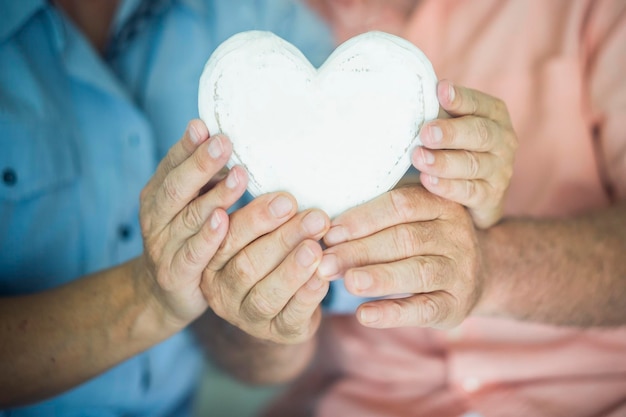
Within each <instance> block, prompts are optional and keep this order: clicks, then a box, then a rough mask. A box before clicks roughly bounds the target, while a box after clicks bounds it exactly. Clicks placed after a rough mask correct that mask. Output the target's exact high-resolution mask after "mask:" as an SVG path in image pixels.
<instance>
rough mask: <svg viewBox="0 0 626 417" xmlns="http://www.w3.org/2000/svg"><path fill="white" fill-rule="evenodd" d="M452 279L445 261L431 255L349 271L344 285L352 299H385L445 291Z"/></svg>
mask: <svg viewBox="0 0 626 417" xmlns="http://www.w3.org/2000/svg"><path fill="white" fill-rule="evenodd" d="M453 276H454V268H453V267H452V265H451V261H450V260H449V259H448V258H445V257H443V256H432V255H431V256H415V257H412V258H408V259H402V260H400V261H397V262H391V263H385V264H377V265H371V266H366V267H362V268H355V269H350V270H348V271H347V272H346V275H345V278H344V282H345V285H346V289H347V290H348V291H349V292H350V293H352V294H354V295H359V296H364V297H384V296H389V295H397V294H418V293H427V292H434V291H439V290H445V289H446V288H448V287H450V286H451V284H452V283H451V277H453Z"/></svg>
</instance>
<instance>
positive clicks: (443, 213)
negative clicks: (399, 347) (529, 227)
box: [318, 185, 483, 328]
mask: <svg viewBox="0 0 626 417" xmlns="http://www.w3.org/2000/svg"><path fill="white" fill-rule="evenodd" d="M324 241H325V242H326V244H327V245H328V246H329V249H327V250H326V251H325V253H324V258H323V261H322V263H321V264H320V266H319V268H318V274H319V276H320V277H322V278H324V279H334V278H337V277H339V276H342V275H343V276H344V279H345V285H346V288H347V289H348V291H349V292H351V293H352V294H354V295H358V296H363V297H386V296H400V298H393V299H383V300H376V301H370V302H367V303H364V304H362V305H361V306H360V307H359V308H358V310H357V317H358V319H359V321H360V322H361V323H362V324H364V325H366V326H370V327H379V328H383V327H401V326H428V327H435V328H451V327H454V326H456V325H458V324H459V323H460V322H461V321H463V319H465V317H467V315H468V314H469V313H470V312H471V310H472V308H473V307H474V306H475V305H476V302H477V301H478V299H479V298H480V296H481V294H482V286H483V282H482V281H483V280H482V260H481V253H480V250H479V247H478V240H477V236H476V230H475V227H474V224H473V222H472V219H471V217H470V216H469V214H468V212H467V210H466V209H465V208H464V207H463V206H461V205H459V204H457V203H454V202H451V201H448V200H445V199H443V198H441V197H438V196H435V195H433V194H432V193H430V192H428V191H427V190H425V189H424V188H423V187H422V186H420V185H413V186H407V187H401V188H397V189H395V190H392V191H390V192H388V193H386V194H384V195H382V196H381V197H379V198H377V199H374V200H373V201H371V202H368V203H366V204H363V205H361V206H359V207H356V208H354V209H351V210H348V211H347V212H345V213H344V214H342V215H340V216H339V217H337V218H336V219H335V220H333V222H332V228H331V229H330V231H329V232H328V233H327V234H326V236H325V237H324Z"/></svg>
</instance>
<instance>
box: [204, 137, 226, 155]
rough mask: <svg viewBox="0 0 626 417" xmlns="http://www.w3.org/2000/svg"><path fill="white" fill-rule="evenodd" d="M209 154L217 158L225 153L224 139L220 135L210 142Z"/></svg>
mask: <svg viewBox="0 0 626 417" xmlns="http://www.w3.org/2000/svg"><path fill="white" fill-rule="evenodd" d="M208 149H209V155H211V158H213V159H217V158H219V157H220V156H222V154H223V153H224V147H223V146H222V141H221V139H220V137H219V136H214V137H213V138H212V139H211V143H209V147H208Z"/></svg>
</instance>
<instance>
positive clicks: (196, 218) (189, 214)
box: [181, 203, 204, 230]
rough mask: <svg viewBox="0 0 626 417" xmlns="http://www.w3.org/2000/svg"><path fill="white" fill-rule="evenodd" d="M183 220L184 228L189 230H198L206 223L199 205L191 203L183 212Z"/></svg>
mask: <svg viewBox="0 0 626 417" xmlns="http://www.w3.org/2000/svg"><path fill="white" fill-rule="evenodd" d="M181 220H182V222H183V226H184V227H185V228H186V229H188V230H196V229H197V228H198V227H199V226H200V224H202V223H203V222H204V218H203V217H202V215H201V214H200V212H199V207H198V204H195V203H191V204H189V205H188V206H187V207H186V208H185V210H183V213H182V216H181Z"/></svg>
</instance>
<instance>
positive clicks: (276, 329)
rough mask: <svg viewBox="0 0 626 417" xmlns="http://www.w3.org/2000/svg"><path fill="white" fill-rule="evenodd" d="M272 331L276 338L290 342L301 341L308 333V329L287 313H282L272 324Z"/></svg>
mask: <svg viewBox="0 0 626 417" xmlns="http://www.w3.org/2000/svg"><path fill="white" fill-rule="evenodd" d="M272 330H273V333H275V334H276V335H277V336H279V337H281V338H284V339H286V340H289V341H290V342H296V341H299V340H302V339H304V338H305V337H306V336H307V333H308V327H307V326H305V325H304V324H303V323H300V322H298V320H297V318H296V317H293V316H292V314H290V313H288V312H283V313H282V314H280V315H279V316H278V317H277V318H276V320H275V321H273V322H272Z"/></svg>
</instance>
